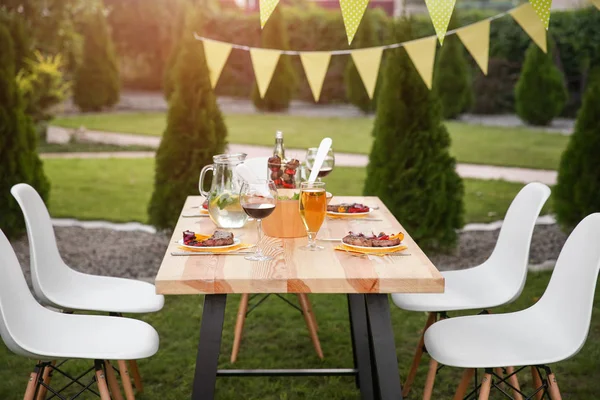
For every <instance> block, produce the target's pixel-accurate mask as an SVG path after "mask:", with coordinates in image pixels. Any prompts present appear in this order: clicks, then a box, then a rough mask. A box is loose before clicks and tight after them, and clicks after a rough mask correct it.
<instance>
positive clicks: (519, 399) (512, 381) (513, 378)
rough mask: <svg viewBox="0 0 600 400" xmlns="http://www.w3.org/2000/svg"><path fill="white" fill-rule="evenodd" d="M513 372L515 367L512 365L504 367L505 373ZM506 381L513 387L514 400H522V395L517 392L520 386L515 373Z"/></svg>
mask: <svg viewBox="0 0 600 400" xmlns="http://www.w3.org/2000/svg"><path fill="white" fill-rule="evenodd" d="M513 372H515V368H514V367H506V373H507V375H510V374H512V373H513ZM508 383H509V384H510V385H511V386H512V387H513V388H514V389H513V398H514V400H523V396H521V393H519V392H518V391H517V390H515V389H518V390H521V386H519V379H518V378H517V375H516V374H515V375H513V376H511V377H510V378H508Z"/></svg>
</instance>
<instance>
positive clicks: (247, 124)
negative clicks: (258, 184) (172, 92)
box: [52, 113, 568, 169]
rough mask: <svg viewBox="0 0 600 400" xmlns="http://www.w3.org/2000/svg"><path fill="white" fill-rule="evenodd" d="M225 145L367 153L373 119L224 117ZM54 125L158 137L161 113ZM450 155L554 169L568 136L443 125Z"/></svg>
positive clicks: (92, 117) (72, 120)
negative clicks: (279, 139) (327, 144)
mask: <svg viewBox="0 0 600 400" xmlns="http://www.w3.org/2000/svg"><path fill="white" fill-rule="evenodd" d="M225 121H226V124H227V127H228V131H229V138H228V140H229V142H230V143H240V144H255V145H266V146H272V145H273V141H274V134H275V131H276V130H282V131H283V132H284V134H285V144H286V146H287V147H289V148H307V147H316V146H318V145H319V143H320V141H321V139H322V138H323V137H325V136H329V137H331V138H332V139H333V143H334V149H335V150H336V151H339V152H348V153H363V154H367V153H369V150H370V148H371V143H372V137H371V130H372V126H373V119H372V118H368V117H364V118H306V117H296V116H285V115H226V116H225ZM52 123H53V124H55V125H59V126H64V127H69V128H78V127H80V126H85V127H86V128H88V129H91V130H101V131H107V132H129V133H135V134H142V135H156V136H160V135H162V133H163V131H164V129H165V126H166V118H165V114H164V113H132V114H128V113H118V114H90V115H81V116H70V117H61V118H56V119H55V120H54V121H53V122H52ZM446 126H447V127H448V130H449V131H450V134H451V136H452V153H453V154H454V155H455V156H456V158H457V159H458V161H459V162H463V163H473V164H489V165H504V166H516V167H525V168H542V169H557V168H558V164H559V160H560V155H561V154H562V152H563V150H564V149H565V147H566V144H567V142H568V138H567V137H565V136H562V135H556V134H547V133H543V132H542V131H536V130H532V129H518V128H497V127H485V126H479V125H467V124H464V123H459V122H447V123H446Z"/></svg>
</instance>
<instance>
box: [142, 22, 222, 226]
mask: <svg viewBox="0 0 600 400" xmlns="http://www.w3.org/2000/svg"><path fill="white" fill-rule="evenodd" d="M198 22H200V18H198V16H197V14H196V13H190V14H189V15H188V16H187V23H186V30H185V32H186V33H187V32H191V31H192V29H193V28H194V27H196V26H197V25H198ZM175 68H176V69H175V71H176V72H175V91H174V92H173V95H172V98H171V101H170V104H169V113H168V119H167V121H168V122H167V128H166V130H165V133H164V135H163V138H162V141H161V142H160V146H159V148H158V151H157V153H156V170H155V175H154V192H153V193H152V198H151V200H150V205H149V206H148V214H149V217H150V223H151V224H153V225H154V226H156V227H157V228H159V229H171V228H173V224H174V223H175V222H176V221H177V217H178V216H179V213H180V212H181V207H183V203H184V201H185V199H186V197H187V196H188V195H191V194H194V193H197V192H198V174H199V172H200V170H201V169H202V167H204V166H205V165H208V164H212V156H213V155H215V154H219V153H223V152H224V150H225V144H226V136H227V128H226V127H225V123H224V122H223V116H222V115H221V111H220V110H219V107H218V105H217V101H216V97H215V95H214V93H213V91H212V88H211V86H210V80H209V77H208V67H207V66H206V60H205V57H204V49H203V47H202V43H200V42H199V41H197V40H195V39H194V37H193V36H192V35H188V34H184V36H183V38H182V41H181V48H180V52H179V57H178V59H177V62H176V67H175Z"/></svg>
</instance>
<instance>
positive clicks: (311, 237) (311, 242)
mask: <svg viewBox="0 0 600 400" xmlns="http://www.w3.org/2000/svg"><path fill="white" fill-rule="evenodd" d="M307 233H308V247H311V248H312V247H317V240H316V236H317V232H307Z"/></svg>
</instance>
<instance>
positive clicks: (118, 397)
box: [104, 360, 123, 400]
mask: <svg viewBox="0 0 600 400" xmlns="http://www.w3.org/2000/svg"><path fill="white" fill-rule="evenodd" d="M104 372H105V375H106V382H107V383H108V389H109V390H110V395H111V397H112V398H113V400H123V395H122V394H121V388H120V387H119V382H118V381H117V375H116V374H115V370H114V369H113V367H112V365H110V362H108V360H106V361H104Z"/></svg>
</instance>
